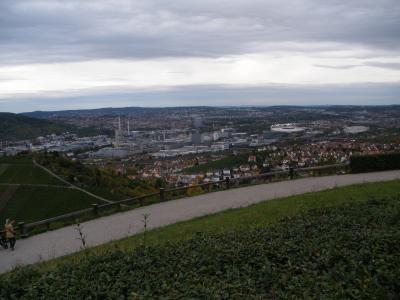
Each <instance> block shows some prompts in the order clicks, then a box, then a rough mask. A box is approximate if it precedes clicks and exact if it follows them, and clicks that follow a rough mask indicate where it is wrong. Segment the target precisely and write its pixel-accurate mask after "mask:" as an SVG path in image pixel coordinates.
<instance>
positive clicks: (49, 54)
mask: <svg viewBox="0 0 400 300" xmlns="http://www.w3.org/2000/svg"><path fill="white" fill-rule="evenodd" d="M282 3H284V4H282ZM398 28H400V5H399V2H398V0H381V1H376V0H353V1H348V0H347V1H346V0H331V1H318V0H298V1H287V2H282V1H265V0H264V1H262V0H253V1H248V0H236V1H232V0H230V1H228V0H219V1H211V0H194V1H187V0H169V1H164V0H146V1H128V0H115V1H77V0H72V1H61V0H60V1H56V0H52V1H50V0H47V1H46V0H42V1H37V0H30V1H28V0H26V1H24V0H21V1H13V0H2V1H1V2H0V45H1V47H0V59H1V61H2V63H19V62H27V63H32V62H40V61H50V62H54V61H55V62H58V61H75V60H88V59H96V58H97V59H98V58H100V59H101V58H122V59H123V58H152V57H169V56H204V57H216V56H222V55H232V54H241V53H247V52H254V51H268V50H269V49H271V48H272V49H274V48H275V49H280V47H283V48H284V49H285V50H287V49H289V50H290V49H293V47H294V46H291V45H287V43H288V42H289V43H334V44H337V45H336V46H331V47H339V48H340V45H342V44H349V43H351V44H357V45H362V46H364V47H367V48H372V49H377V50H378V51H383V52H385V51H388V52H394V51H398V49H399V48H400V39H399V38H398V37H399V29H398ZM294 50H295V51H313V49H299V48H296V47H294Z"/></svg>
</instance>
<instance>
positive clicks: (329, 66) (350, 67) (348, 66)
mask: <svg viewBox="0 0 400 300" xmlns="http://www.w3.org/2000/svg"><path fill="white" fill-rule="evenodd" d="M314 66H316V67H318V68H326V69H338V70H347V69H353V68H356V67H359V66H362V65H341V66H338V65H335V66H331V65H314Z"/></svg>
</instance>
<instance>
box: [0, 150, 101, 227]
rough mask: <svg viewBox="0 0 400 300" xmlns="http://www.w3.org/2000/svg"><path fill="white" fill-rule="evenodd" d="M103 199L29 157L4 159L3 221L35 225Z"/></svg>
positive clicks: (0, 184)
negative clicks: (72, 187) (94, 196)
mask: <svg viewBox="0 0 400 300" xmlns="http://www.w3.org/2000/svg"><path fill="white" fill-rule="evenodd" d="M98 202H99V200H97V199H96V198H93V197H91V196H89V195H87V194H85V193H83V192H80V191H78V190H74V189H71V188H67V185H66V184H65V183H64V182H62V181H60V180H58V179H57V178H55V177H54V176H52V175H51V174H49V173H47V172H46V171H44V170H43V169H41V168H40V167H37V166H35V165H34V164H33V163H32V160H31V158H29V157H3V158H0V222H2V223H3V222H4V219H6V218H10V219H13V220H16V221H17V222H20V221H23V222H33V221H38V220H42V219H46V218H50V217H55V216H58V215H61V214H64V213H67V212H72V211H75V210H79V209H83V208H87V207H90V205H91V204H92V203H98Z"/></svg>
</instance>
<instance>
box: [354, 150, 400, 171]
mask: <svg viewBox="0 0 400 300" xmlns="http://www.w3.org/2000/svg"><path fill="white" fill-rule="evenodd" d="M350 168H351V171H352V173H362V172H371V171H384V170H396V169H400V153H388V154H377V155H357V156H352V157H351V158H350Z"/></svg>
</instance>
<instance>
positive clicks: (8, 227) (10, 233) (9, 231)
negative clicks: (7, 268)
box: [4, 219, 15, 251]
mask: <svg viewBox="0 0 400 300" xmlns="http://www.w3.org/2000/svg"><path fill="white" fill-rule="evenodd" d="M13 223H14V221H10V219H7V220H6V224H5V225H4V231H5V232H6V238H7V240H8V242H9V243H10V248H11V250H12V251H14V246H15V231H14V226H13V225H12V224H13Z"/></svg>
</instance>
